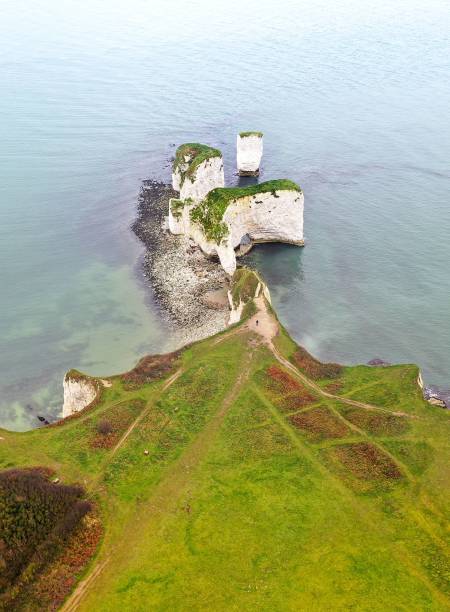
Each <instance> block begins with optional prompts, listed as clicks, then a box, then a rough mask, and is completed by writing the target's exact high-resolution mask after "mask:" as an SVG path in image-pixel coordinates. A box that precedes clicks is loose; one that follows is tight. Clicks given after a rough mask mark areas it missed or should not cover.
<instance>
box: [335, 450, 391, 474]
mask: <svg viewBox="0 0 450 612" xmlns="http://www.w3.org/2000/svg"><path fill="white" fill-rule="evenodd" d="M333 453H334V455H335V457H337V459H338V460H339V461H340V463H341V464H342V465H343V466H344V467H346V468H347V469H348V470H350V472H351V473H352V474H353V475H354V476H356V477H357V478H359V479H360V480H398V479H399V478H401V477H402V473H401V472H400V470H399V468H398V467H397V465H396V464H395V463H394V462H393V461H392V460H391V459H390V457H388V456H387V455H386V454H385V453H383V451H381V450H380V449H379V448H377V447H376V446H374V445H373V444H370V443H369V442H357V443H354V444H346V445H343V446H338V447H336V448H334V449H333Z"/></svg>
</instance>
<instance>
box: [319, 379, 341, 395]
mask: <svg viewBox="0 0 450 612" xmlns="http://www.w3.org/2000/svg"><path fill="white" fill-rule="evenodd" d="M343 386H344V383H343V382H342V380H333V382H330V383H328V384H327V385H325V387H323V388H324V390H325V391H328V393H333V394H336V393H338V392H339V391H341V390H342V387H343Z"/></svg>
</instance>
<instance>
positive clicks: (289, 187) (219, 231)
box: [191, 179, 302, 244]
mask: <svg viewBox="0 0 450 612" xmlns="http://www.w3.org/2000/svg"><path fill="white" fill-rule="evenodd" d="M278 191H298V192H299V193H301V192H302V190H301V189H300V187H299V186H298V185H297V184H296V183H294V182H293V181H290V180H288V179H276V180H273V181H266V182H265V183H258V184H256V185H249V186H248V187H217V188H216V189H213V190H212V191H210V192H209V193H208V195H207V196H206V198H205V199H204V200H202V201H201V202H200V203H199V204H198V205H197V206H195V208H193V209H192V210H191V219H192V221H194V222H196V223H198V224H199V225H201V227H202V228H203V231H204V233H205V236H206V237H207V238H208V240H211V241H214V242H217V244H219V243H220V242H221V241H222V240H223V239H224V238H225V237H226V236H227V234H228V228H227V226H226V224H225V223H224V222H223V216H224V214H225V211H226V210H227V208H228V206H229V205H230V204H231V202H233V201H235V200H239V199H242V198H248V197H251V196H256V195H258V194H260V193H272V194H274V195H275V194H276V192H278Z"/></svg>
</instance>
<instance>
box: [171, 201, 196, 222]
mask: <svg viewBox="0 0 450 612" xmlns="http://www.w3.org/2000/svg"><path fill="white" fill-rule="evenodd" d="M192 202H193V200H192V198H186V199H185V200H180V199H178V198H171V200H170V210H171V212H172V215H173V216H174V217H175V219H181V215H182V212H183V208H184V207H185V206H189V205H190V204H192Z"/></svg>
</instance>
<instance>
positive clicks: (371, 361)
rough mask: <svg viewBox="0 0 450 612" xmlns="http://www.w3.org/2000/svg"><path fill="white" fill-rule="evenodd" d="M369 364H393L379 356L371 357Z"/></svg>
mask: <svg viewBox="0 0 450 612" xmlns="http://www.w3.org/2000/svg"><path fill="white" fill-rule="evenodd" d="M367 365H370V366H379V367H383V366H390V365H391V364H390V363H389V362H388V361H383V359H379V358H378V357H375V359H371V360H370V361H368V362H367Z"/></svg>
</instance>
